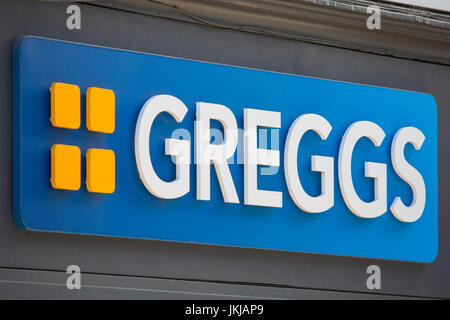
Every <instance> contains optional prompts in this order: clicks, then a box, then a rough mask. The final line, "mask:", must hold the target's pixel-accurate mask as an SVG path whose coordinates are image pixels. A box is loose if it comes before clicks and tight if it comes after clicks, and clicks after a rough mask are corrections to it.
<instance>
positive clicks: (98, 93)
mask: <svg viewBox="0 0 450 320" xmlns="http://www.w3.org/2000/svg"><path fill="white" fill-rule="evenodd" d="M86 126H87V128H88V130H89V131H96V132H103V133H113V132H114V130H115V95H114V91H112V90H109V89H102V88H94V87H92V88H88V90H87V92H86Z"/></svg>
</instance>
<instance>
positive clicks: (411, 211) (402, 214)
mask: <svg viewBox="0 0 450 320" xmlns="http://www.w3.org/2000/svg"><path fill="white" fill-rule="evenodd" d="M424 141H425V136H424V135H423V133H422V132H421V131H420V130H419V129H417V128H414V127H405V128H401V129H400V130H398V131H397V133H396V134H395V136H394V140H393V141H392V147H391V158H392V165H393V167H394V170H395V172H396V173H397V174H398V176H399V177H400V178H402V179H403V180H405V181H406V182H407V183H408V184H409V185H410V186H411V189H412V190H413V193H414V195H413V201H412V203H411V205H410V206H409V207H407V206H405V205H404V204H403V202H402V200H401V199H400V197H396V198H395V199H394V202H393V203H392V205H391V208H390V209H391V212H392V213H393V214H394V216H395V217H396V218H397V219H398V220H400V221H403V222H414V221H416V220H417V219H419V218H420V217H421V215H422V213H423V209H424V208H425V200H426V188H425V182H424V181H423V178H422V176H421V174H420V173H419V172H418V171H417V170H416V169H415V168H414V167H413V166H411V165H410V164H409V163H408V162H406V160H405V155H404V153H403V151H404V149H405V145H406V144H407V143H411V144H412V145H413V146H414V148H415V149H416V150H419V149H420V148H421V147H422V144H423V142H424Z"/></svg>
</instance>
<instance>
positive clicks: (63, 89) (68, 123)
mask: <svg viewBox="0 0 450 320" xmlns="http://www.w3.org/2000/svg"><path fill="white" fill-rule="evenodd" d="M50 100H51V102H50V104H51V111H50V121H51V123H52V125H53V126H54V127H60V128H66V129H78V128H79V127H80V88H79V87H78V86H77V85H74V84H68V83H60V82H55V83H53V84H52V86H51V87H50Z"/></svg>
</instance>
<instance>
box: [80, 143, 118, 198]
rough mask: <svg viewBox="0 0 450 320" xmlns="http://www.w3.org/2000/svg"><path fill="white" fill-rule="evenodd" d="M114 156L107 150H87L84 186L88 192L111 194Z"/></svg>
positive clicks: (113, 184)
mask: <svg viewBox="0 0 450 320" xmlns="http://www.w3.org/2000/svg"><path fill="white" fill-rule="evenodd" d="M115 170H116V169H115V155H114V151H112V150H107V149H94V148H93V149H89V150H88V152H87V154H86V186H87V189H88V191H89V192H98V193H113V192H114V189H115V179H116V178H115Z"/></svg>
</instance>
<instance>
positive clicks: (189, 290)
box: [0, 268, 418, 315]
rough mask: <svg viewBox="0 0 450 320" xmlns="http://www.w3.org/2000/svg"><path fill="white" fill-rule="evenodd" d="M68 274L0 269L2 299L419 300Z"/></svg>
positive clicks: (389, 296)
mask: <svg viewBox="0 0 450 320" xmlns="http://www.w3.org/2000/svg"><path fill="white" fill-rule="evenodd" d="M67 277H68V274H67V273H64V272H55V271H36V270H17V269H2V268H0V298H1V299H183V300H191V299H192V300H194V299H202V300H214V299H220V300H253V299H257V300H265V299H339V300H347V299H365V300H366V299H370V300H375V299H383V300H391V299H396V300H398V299H418V298H411V297H404V296H394V295H383V294H361V293H355V292H341V291H328V290H311V289H291V288H276V287H268V286H256V285H243V284H230V283H216V282H199V281H186V280H171V279H155V278H142V277H130V276H111V275H97V274H82V275H81V281H80V289H79V290H76V289H72V290H69V289H67V285H66V280H67ZM180 315H181V314H180Z"/></svg>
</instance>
